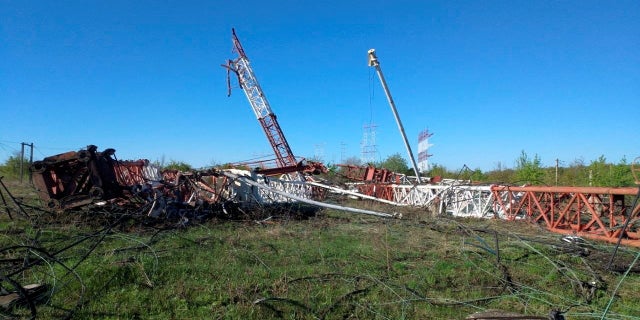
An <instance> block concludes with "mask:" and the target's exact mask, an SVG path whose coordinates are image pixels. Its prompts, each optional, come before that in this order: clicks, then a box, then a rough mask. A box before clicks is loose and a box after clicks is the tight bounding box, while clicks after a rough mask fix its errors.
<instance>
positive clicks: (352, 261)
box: [0, 190, 640, 319]
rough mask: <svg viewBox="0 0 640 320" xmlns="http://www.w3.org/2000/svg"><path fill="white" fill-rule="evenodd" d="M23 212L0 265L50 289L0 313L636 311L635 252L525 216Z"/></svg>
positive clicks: (611, 314)
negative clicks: (168, 218)
mask: <svg viewBox="0 0 640 320" xmlns="http://www.w3.org/2000/svg"><path fill="white" fill-rule="evenodd" d="M18 193H19V192H18ZM19 196H20V198H21V200H23V201H24V202H26V203H30V202H29V201H31V200H29V199H31V197H32V196H33V195H32V194H31V193H29V191H28V190H26V191H23V193H22V194H20V193H19ZM32 204H37V201H35V200H33V203H32ZM345 204H347V205H349V206H358V207H363V208H368V209H376V210H380V211H387V212H390V211H392V210H393V211H398V210H399V209H398V208H390V207H380V206H377V205H372V204H370V203H367V202H357V201H353V202H348V203H345ZM12 210H13V209H12ZM29 210H30V211H29V212H28V213H29V214H30V218H29V219H27V218H26V217H24V216H23V215H21V214H18V213H17V212H16V211H15V210H13V211H11V212H10V213H12V217H13V219H9V216H8V214H7V212H6V208H5V210H2V208H1V207H0V250H2V251H1V252H2V255H1V256H0V259H2V260H1V261H2V263H3V265H2V268H3V270H4V271H3V276H5V275H7V274H8V273H10V271H12V270H16V268H18V267H19V266H20V265H22V266H24V265H26V264H27V263H30V264H32V266H30V267H29V268H26V269H25V270H24V271H21V272H18V273H15V274H12V275H11V277H10V278H11V279H13V280H15V281H16V282H19V283H20V284H21V285H26V284H31V283H40V284H46V285H47V288H46V289H47V290H46V292H45V293H44V294H42V295H41V300H40V301H39V302H38V303H36V304H34V305H33V309H30V308H29V306H16V307H14V308H12V309H10V310H4V311H2V313H0V318H11V317H17V318H20V317H25V318H28V317H29V316H31V314H32V312H33V311H34V310H35V312H36V313H37V317H38V318H41V319H49V318H51V319H54V318H56V319H57V318H60V317H72V318H74V319H222V318H224V319H265V318H285V319H464V318H465V317H466V316H468V315H469V314H472V313H474V312H478V311H485V310H489V309H499V310H504V311H510V312H518V313H522V314H527V315H537V316H547V315H548V314H549V312H550V311H553V310H559V311H563V312H566V313H565V317H566V318H567V319H601V318H605V319H640V292H638V287H640V276H639V275H638V274H637V271H638V267H637V266H636V264H635V260H634V259H635V258H637V255H638V254H639V251H638V250H637V249H634V248H621V250H620V251H619V252H618V254H617V256H616V257H617V258H616V260H615V264H614V267H615V268H614V271H608V270H606V266H607V263H608V260H609V258H610V256H611V254H612V252H613V246H612V245H609V244H604V243H597V242H591V241H588V242H585V243H584V244H580V245H576V244H570V243H567V242H564V241H561V236H559V235H557V234H553V233H549V232H547V231H545V230H543V229H541V228H539V227H538V226H535V225H531V224H527V223H525V222H504V221H498V220H475V219H454V218H451V217H442V216H440V217H431V216H429V215H428V214H427V213H426V212H425V211H424V210H419V209H411V210H407V209H405V210H404V212H403V214H404V218H403V219H394V220H388V219H380V218H374V217H368V216H362V215H354V214H349V213H343V212H339V211H332V210H323V211H317V212H315V213H314V214H312V215H310V216H309V217H307V218H304V219H302V218H300V217H297V218H294V216H293V215H288V214H285V215H278V218H277V219H275V218H274V219H268V220H260V221H256V220H252V219H243V220H239V221H228V220H222V219H210V220H207V221H204V222H198V223H195V222H192V223H190V224H189V225H188V226H187V227H181V228H177V227H176V226H175V225H174V224H168V223H164V224H157V223H150V222H149V221H148V220H145V219H139V218H137V217H130V216H126V215H124V216H123V215H114V214H113V213H109V214H107V213H105V212H100V211H90V212H74V213H71V214H69V213H67V214H64V215H63V214H57V215H56V214H51V213H43V212H40V211H37V210H34V209H29ZM26 257H28V261H27V260H26ZM16 261H19V264H16ZM18 269H19V268H18ZM626 271H630V272H628V273H625V272H626ZM4 279H6V278H4ZM2 281H3V282H2V283H3V286H4V287H5V289H11V284H10V283H8V282H7V281H6V280H2ZM0 310H2V309H0Z"/></svg>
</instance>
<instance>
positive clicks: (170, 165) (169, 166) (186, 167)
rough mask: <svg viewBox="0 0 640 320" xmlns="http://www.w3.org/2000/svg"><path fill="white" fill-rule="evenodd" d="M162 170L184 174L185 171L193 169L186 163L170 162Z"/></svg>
mask: <svg viewBox="0 0 640 320" xmlns="http://www.w3.org/2000/svg"><path fill="white" fill-rule="evenodd" d="M162 169H172V170H178V171H182V172H185V171H191V170H193V167H192V166H191V165H190V164H188V163H186V162H183V161H176V160H171V161H169V163H168V164H167V165H166V166H164V167H163V168H162Z"/></svg>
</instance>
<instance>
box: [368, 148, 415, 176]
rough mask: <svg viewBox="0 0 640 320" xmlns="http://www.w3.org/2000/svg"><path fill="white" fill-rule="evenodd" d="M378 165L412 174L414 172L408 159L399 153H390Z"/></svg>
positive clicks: (397, 171)
mask: <svg viewBox="0 0 640 320" xmlns="http://www.w3.org/2000/svg"><path fill="white" fill-rule="evenodd" d="M377 167H380V168H385V169H387V170H391V171H393V172H396V173H404V174H411V173H412V172H413V171H411V170H410V169H409V166H408V165H407V160H405V159H404V158H403V157H402V156H401V155H400V154H399V153H395V154H392V155H390V156H389V157H388V158H387V159H385V160H384V161H382V162H380V163H379V164H378V165H377Z"/></svg>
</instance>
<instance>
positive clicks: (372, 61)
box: [369, 49, 422, 184]
mask: <svg viewBox="0 0 640 320" xmlns="http://www.w3.org/2000/svg"><path fill="white" fill-rule="evenodd" d="M369 66H370V67H375V68H376V73H377V74H378V77H379V78H380V82H381V83H382V88H383V89H384V93H385V95H386V96H387V100H388V101H389V105H390V106H391V111H392V112H393V116H394V117H395V118H396V123H397V124H398V129H399V130H400V135H402V139H403V140H404V145H405V147H406V148H407V153H408V154H409V159H411V164H412V165H413V171H414V172H415V174H416V179H417V180H418V184H420V183H422V181H421V180H420V173H419V172H418V165H417V164H416V159H415V158H414V157H413V152H412V151H411V146H410V145H409V141H408V140H407V135H406V134H405V133H404V127H403V126H402V121H400V116H399V115H398V110H397V109H396V104H395V103H394V102H393V98H392V97H391V92H389V88H388V87H387V82H386V81H385V80H384V75H382V69H381V68H380V63H379V62H378V57H376V50H375V49H369Z"/></svg>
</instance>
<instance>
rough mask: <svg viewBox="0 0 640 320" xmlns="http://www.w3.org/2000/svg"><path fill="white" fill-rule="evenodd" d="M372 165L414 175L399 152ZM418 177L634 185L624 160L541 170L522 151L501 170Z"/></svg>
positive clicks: (437, 170)
mask: <svg viewBox="0 0 640 320" xmlns="http://www.w3.org/2000/svg"><path fill="white" fill-rule="evenodd" d="M347 162H351V163H349V164H355V165H360V163H359V161H358V160H357V159H355V158H350V159H347ZM372 165H374V166H376V167H379V168H385V169H388V170H391V171H394V172H398V173H403V174H406V175H408V176H411V175H415V174H414V172H413V170H412V168H410V167H409V165H408V162H407V160H406V159H404V158H403V157H402V156H401V155H400V154H399V153H396V154H393V155H391V156H389V157H387V158H386V159H385V160H383V161H380V162H377V163H373V164H372ZM422 176H425V177H436V176H439V177H442V178H445V179H459V180H470V181H472V182H473V183H502V184H516V185H524V184H527V185H544V186H555V185H558V186H579V187H586V186H593V187H628V186H634V185H635V179H634V177H633V174H632V172H631V162H630V161H628V160H627V159H626V158H622V159H621V160H620V161H618V162H617V163H613V162H610V161H608V160H607V158H606V157H605V156H604V155H601V156H600V157H599V158H598V159H595V160H592V161H590V162H589V163H586V162H585V161H584V160H582V159H576V160H574V161H573V162H571V163H570V164H568V165H562V166H561V165H558V166H557V167H556V166H551V167H545V166H543V165H542V160H541V159H540V157H539V156H538V155H537V154H536V155H534V156H533V157H531V156H529V155H528V154H527V153H526V152H525V151H524V150H523V151H522V152H521V153H520V155H519V157H518V158H517V159H516V163H515V167H514V168H505V167H502V165H500V164H498V165H497V166H496V168H495V169H493V170H489V171H482V170H481V169H479V168H475V169H471V168H469V167H467V166H466V165H465V166H463V167H462V168H459V169H456V170H451V169H449V168H447V167H446V166H444V165H441V164H434V165H432V166H431V168H430V169H429V170H428V171H427V172H423V173H422Z"/></svg>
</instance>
